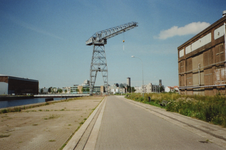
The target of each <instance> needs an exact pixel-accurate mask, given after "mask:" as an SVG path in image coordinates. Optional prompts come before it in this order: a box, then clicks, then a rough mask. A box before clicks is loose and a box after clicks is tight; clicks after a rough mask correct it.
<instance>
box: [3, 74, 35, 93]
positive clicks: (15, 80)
mask: <svg viewBox="0 0 226 150" xmlns="http://www.w3.org/2000/svg"><path fill="white" fill-rule="evenodd" d="M38 87H39V82H38V80H33V79H26V78H19V77H13V76H6V75H0V95H2V94H6V95H7V94H10V95H11V94H15V95H26V94H30V95H34V94H38Z"/></svg>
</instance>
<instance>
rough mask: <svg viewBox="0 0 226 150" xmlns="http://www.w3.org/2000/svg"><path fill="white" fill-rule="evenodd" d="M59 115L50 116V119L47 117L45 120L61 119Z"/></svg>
mask: <svg viewBox="0 0 226 150" xmlns="http://www.w3.org/2000/svg"><path fill="white" fill-rule="evenodd" d="M59 117H60V116H59V115H50V116H48V117H45V118H44V120H49V119H55V118H59Z"/></svg>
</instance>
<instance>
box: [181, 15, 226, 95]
mask: <svg viewBox="0 0 226 150" xmlns="http://www.w3.org/2000/svg"><path fill="white" fill-rule="evenodd" d="M225 27H226V16H224V17H222V18H221V19H219V20H218V21H216V22H215V23H213V24H212V25H210V26H209V27H207V28H206V29H204V30H203V31H201V32H200V33H198V34H197V35H195V36H194V37H193V38H191V39H190V40H188V41H187V42H185V43H184V44H182V45H181V46H179V47H178V73H179V90H180V93H181V94H186V95H193V94H199V95H216V94H217V93H221V94H226V92H225V90H226V89H225V87H226V64H225V63H226V61H225V55H226V53H225V52H226V49H225V30H226V28H225Z"/></svg>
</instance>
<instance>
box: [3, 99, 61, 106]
mask: <svg viewBox="0 0 226 150" xmlns="http://www.w3.org/2000/svg"><path fill="white" fill-rule="evenodd" d="M62 99H65V98H54V99H53V100H54V101H57V100H62ZM42 102H45V98H31V99H17V100H6V101H0V108H6V107H13V106H20V105H27V104H35V103H42Z"/></svg>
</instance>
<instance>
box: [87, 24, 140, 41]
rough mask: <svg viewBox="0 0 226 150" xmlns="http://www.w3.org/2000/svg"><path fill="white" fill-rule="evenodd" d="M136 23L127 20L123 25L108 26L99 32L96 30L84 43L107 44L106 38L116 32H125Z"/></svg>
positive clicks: (114, 34)
mask: <svg viewBox="0 0 226 150" xmlns="http://www.w3.org/2000/svg"><path fill="white" fill-rule="evenodd" d="M137 26H138V23H137V22H129V23H126V24H124V25H120V26H116V27H113V28H109V29H106V30H102V31H99V32H96V33H94V34H93V36H91V37H90V38H89V39H88V40H87V41H86V45H93V44H94V45H99V44H101V45H105V44H107V39H109V38H111V37H114V36H116V35H118V34H121V33H123V32H126V31H128V30H130V29H133V28H134V27H137Z"/></svg>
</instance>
